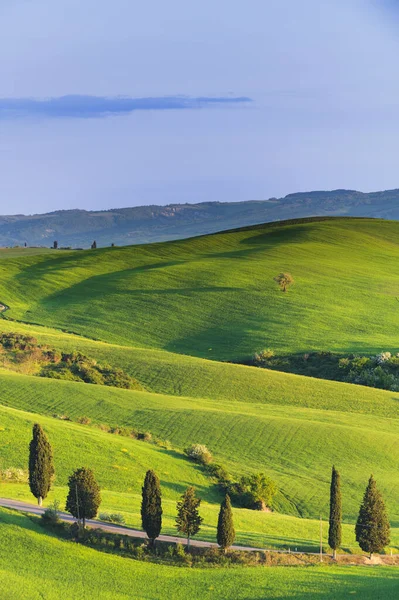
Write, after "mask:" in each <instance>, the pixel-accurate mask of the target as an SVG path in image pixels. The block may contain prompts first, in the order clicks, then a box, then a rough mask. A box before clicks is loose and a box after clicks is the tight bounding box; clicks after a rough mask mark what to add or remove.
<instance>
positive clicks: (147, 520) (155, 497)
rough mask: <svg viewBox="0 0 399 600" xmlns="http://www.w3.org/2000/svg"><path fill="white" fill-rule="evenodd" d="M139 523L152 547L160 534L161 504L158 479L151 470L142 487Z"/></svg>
mask: <svg viewBox="0 0 399 600" xmlns="http://www.w3.org/2000/svg"><path fill="white" fill-rule="evenodd" d="M141 523H142V526H143V529H144V531H145V532H146V534H147V535H148V539H149V540H150V545H151V546H153V545H154V544H155V540H156V538H157V537H158V536H159V534H160V533H161V528H162V502H161V485H160V483H159V478H158V476H157V475H156V473H155V472H154V471H152V470H149V471H147V473H146V475H145V479H144V485H143V487H142V501H141Z"/></svg>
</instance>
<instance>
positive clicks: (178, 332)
mask: <svg viewBox="0 0 399 600" xmlns="http://www.w3.org/2000/svg"><path fill="white" fill-rule="evenodd" d="M398 234H399V223H396V222H389V221H374V220H367V219H366V220H356V219H328V220H316V221H315V220H311V221H310V222H303V221H302V222H296V223H286V224H269V225H266V226H257V227H253V228H247V229H244V230H237V231H232V232H226V233H221V234H216V235H212V236H205V237H202V238H194V239H190V240H185V241H179V242H171V243H163V244H153V245H147V246H132V247H126V248H110V249H102V250H97V251H85V252H63V251H59V252H56V251H54V252H50V251H49V252H48V253H42V252H41V253H38V254H36V255H32V254H28V255H24V252H23V251H21V254H20V255H19V256H15V253H14V252H13V253H12V254H11V255H10V256H9V255H8V254H7V251H2V252H1V258H2V262H1V268H0V301H1V302H3V303H5V304H7V305H8V306H10V311H9V312H8V316H9V317H10V318H15V319H18V320H23V321H28V322H33V323H39V324H42V325H47V326H49V327H56V328H62V329H66V330H69V331H74V332H76V333H80V334H83V335H85V336H87V337H92V338H93V337H94V338H97V339H100V340H103V341H108V342H113V343H117V344H122V345H133V346H139V347H146V348H160V349H164V350H169V351H172V352H177V353H183V354H190V355H194V356H202V357H208V358H212V359H219V360H239V359H242V358H243V357H248V356H250V355H252V354H253V353H254V352H255V351H257V350H260V349H262V348H265V347H270V348H272V349H273V350H277V351H279V352H309V351H311V350H314V349H318V350H336V351H340V352H353V351H356V352H361V353H365V354H367V353H371V352H376V351H380V350H390V349H397V347H398V346H399V334H398V333H397V332H399V306H398V302H397V301H396V296H398V295H399V277H398V275H399V266H398V265H399V261H398V258H399V245H398V238H399V236H398ZM284 270H285V271H290V272H291V273H292V275H293V276H294V279H295V285H294V286H293V288H292V289H291V290H290V291H289V292H288V293H287V294H283V293H281V292H280V291H279V290H278V288H277V286H276V284H275V282H274V281H273V277H274V276H275V275H276V274H278V273H279V272H281V271H284Z"/></svg>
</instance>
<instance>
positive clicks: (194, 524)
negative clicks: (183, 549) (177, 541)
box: [176, 487, 203, 548]
mask: <svg viewBox="0 0 399 600" xmlns="http://www.w3.org/2000/svg"><path fill="white" fill-rule="evenodd" d="M200 504H201V500H200V498H197V497H196V496H195V490H194V488H193V487H188V488H187V489H186V491H185V492H184V494H183V495H182V497H181V500H180V501H179V502H178V503H177V517H176V527H177V530H178V531H180V532H181V533H185V534H186V536H187V548H189V547H190V539H191V538H192V537H193V536H194V535H196V534H197V533H198V532H199V530H200V527H201V523H202V521H203V518H202V517H201V516H200V514H199V510H198V509H199V506H200Z"/></svg>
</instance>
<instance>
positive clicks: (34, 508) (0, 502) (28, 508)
mask: <svg viewBox="0 0 399 600" xmlns="http://www.w3.org/2000/svg"><path fill="white" fill-rule="evenodd" d="M0 506H2V507H3V508H10V509H11V510H19V511H21V512H25V513H30V514H33V515H42V514H43V513H44V511H45V510H46V509H45V508H43V507H42V506H38V505H37V504H29V503H28V502H21V501H20V500H9V499H8V498H0ZM59 517H60V519H61V520H62V521H66V522H67V523H73V522H74V521H75V519H74V518H73V517H72V516H71V515H69V514H68V513H64V512H60V513H59ZM86 525H87V526H89V527H93V529H103V530H104V531H110V532H111V533H118V534H120V535H129V536H130V537H134V538H142V539H147V535H146V534H145V533H144V531H140V530H139V529H131V528H130V527H121V526H120V525H113V524H112V523H104V522H103V521H94V520H92V519H88V520H87V521H86ZM158 540H160V541H161V542H170V543H171V544H177V543H180V544H185V542H186V540H185V538H181V537H177V536H173V535H160V536H159V538H158ZM190 544H191V545H192V546H198V547H200V548H212V547H215V546H216V547H217V544H216V543H214V542H204V541H201V540H190ZM232 549H233V550H245V551H248V552H263V551H265V548H252V547H249V546H232ZM273 552H278V551H277V550H273ZM298 554H299V553H298Z"/></svg>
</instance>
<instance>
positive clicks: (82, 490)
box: [65, 467, 101, 527]
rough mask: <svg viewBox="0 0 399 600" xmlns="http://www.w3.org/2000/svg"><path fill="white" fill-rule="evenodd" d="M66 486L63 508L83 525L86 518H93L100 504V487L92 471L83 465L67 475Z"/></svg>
mask: <svg viewBox="0 0 399 600" xmlns="http://www.w3.org/2000/svg"><path fill="white" fill-rule="evenodd" d="M68 487H69V491H68V496H67V501H66V507H65V508H66V510H67V511H68V512H70V513H71V515H72V516H74V517H75V519H78V521H82V522H83V527H84V526H85V522H86V519H93V518H94V517H95V516H96V515H97V511H98V507H99V506H100V504H101V495H100V488H99V486H98V484H97V482H96V480H95V479H94V473H93V471H92V470H91V469H85V468H84V467H82V468H81V469H77V470H76V471H75V472H74V473H73V474H72V475H71V476H70V477H69V480H68Z"/></svg>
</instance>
